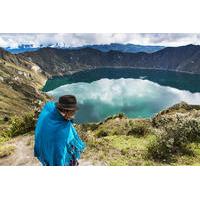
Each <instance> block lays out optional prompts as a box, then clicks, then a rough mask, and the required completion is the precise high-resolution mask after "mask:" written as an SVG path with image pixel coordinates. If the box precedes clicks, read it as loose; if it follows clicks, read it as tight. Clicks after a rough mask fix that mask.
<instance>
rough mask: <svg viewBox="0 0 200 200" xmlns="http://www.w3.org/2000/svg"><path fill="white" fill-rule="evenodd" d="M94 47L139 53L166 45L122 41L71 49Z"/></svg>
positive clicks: (150, 51)
mask: <svg viewBox="0 0 200 200" xmlns="http://www.w3.org/2000/svg"><path fill="white" fill-rule="evenodd" d="M86 47H89V48H93V49H97V50H100V51H103V52H108V51H111V50H113V51H121V52H129V53H138V52H146V53H153V52H156V51H159V50H161V49H164V48H165V47H164V46H150V45H149V46H146V45H135V44H120V43H111V44H102V45H85V46H82V47H77V48H71V49H82V48H86Z"/></svg>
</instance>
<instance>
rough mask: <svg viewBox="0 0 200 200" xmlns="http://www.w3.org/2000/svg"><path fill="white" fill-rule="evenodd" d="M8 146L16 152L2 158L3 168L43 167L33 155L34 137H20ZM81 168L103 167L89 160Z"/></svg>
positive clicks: (81, 164) (11, 141)
mask: <svg viewBox="0 0 200 200" xmlns="http://www.w3.org/2000/svg"><path fill="white" fill-rule="evenodd" d="M6 145H9V146H13V147H14V148H15V150H14V152H13V153H12V154H11V155H9V156H6V157H3V158H0V165H1V166H41V164H40V162H39V161H38V160H37V158H35V157H34V155H33V147H34V135H25V136H18V137H16V138H14V139H12V140H10V141H9V142H7V143H6ZM79 165H80V166H94V165H102V163H101V162H96V163H95V164H94V163H93V162H91V161H89V160H85V159H80V160H79Z"/></svg>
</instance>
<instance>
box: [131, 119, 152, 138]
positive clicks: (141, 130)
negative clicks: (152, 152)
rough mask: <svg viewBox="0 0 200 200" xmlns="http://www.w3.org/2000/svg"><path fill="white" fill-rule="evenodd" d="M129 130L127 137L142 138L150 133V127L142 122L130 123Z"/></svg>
mask: <svg viewBox="0 0 200 200" xmlns="http://www.w3.org/2000/svg"><path fill="white" fill-rule="evenodd" d="M129 124H130V129H129V131H128V133H127V135H135V136H144V135H146V134H148V133H149V132H150V127H149V125H147V124H146V123H145V122H142V121H134V122H132V121H130V122H129Z"/></svg>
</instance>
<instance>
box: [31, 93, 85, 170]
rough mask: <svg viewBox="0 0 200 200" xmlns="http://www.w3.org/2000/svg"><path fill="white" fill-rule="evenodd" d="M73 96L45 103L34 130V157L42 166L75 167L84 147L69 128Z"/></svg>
mask: <svg viewBox="0 0 200 200" xmlns="http://www.w3.org/2000/svg"><path fill="white" fill-rule="evenodd" d="M77 110H78V106H77V100H76V97H75V96H73V95H64V96H61V97H60V98H59V101H58V102H53V101H49V102H47V103H46V104H45V105H44V107H43V108H42V110H41V113H40V114H39V118H38V120H37V123H36V127H35V145H34V156H35V157H37V158H38V160H39V161H40V162H41V163H42V165H44V166H75V165H79V163H78V159H80V155H81V153H82V152H83V150H84V149H85V147H86V145H85V143H84V142H83V141H82V140H81V138H80V137H79V135H78V133H77V132H76V129H75V127H74V126H73V118H74V116H75V112H76V111H77Z"/></svg>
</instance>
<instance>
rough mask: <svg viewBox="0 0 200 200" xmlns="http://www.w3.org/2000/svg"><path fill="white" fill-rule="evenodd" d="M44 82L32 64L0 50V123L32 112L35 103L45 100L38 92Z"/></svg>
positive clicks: (41, 75)
mask: <svg viewBox="0 0 200 200" xmlns="http://www.w3.org/2000/svg"><path fill="white" fill-rule="evenodd" d="M46 80H47V77H46V76H45V75H44V74H43V73H42V72H41V70H40V68H39V67H38V66H36V65H35V64H34V63H32V62H28V61H25V60H23V59H20V58H18V57H17V56H15V55H13V54H10V53H9V52H7V51H4V50H2V49H0V94H1V95H0V123H1V124H2V123H3V122H2V121H3V120H5V121H8V120H9V118H10V117H11V116H14V115H21V114H23V113H24V112H28V111H31V110H33V109H34V106H35V104H36V102H38V101H40V100H41V101H43V100H44V99H46V98H47V96H46V94H43V93H41V92H40V90H41V88H42V87H43V85H44V84H45V82H46ZM1 129H3V125H2V126H1ZM1 129H0V130H1Z"/></svg>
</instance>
